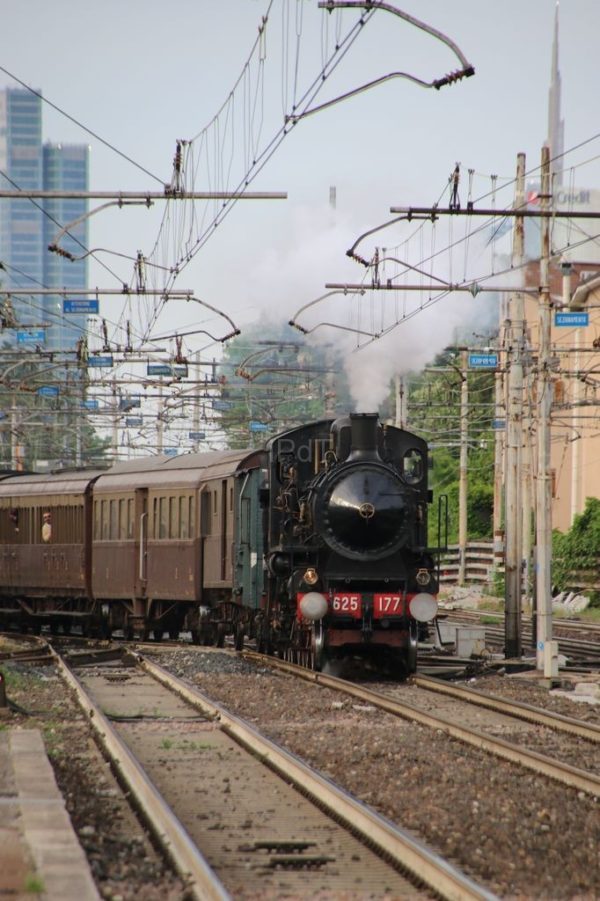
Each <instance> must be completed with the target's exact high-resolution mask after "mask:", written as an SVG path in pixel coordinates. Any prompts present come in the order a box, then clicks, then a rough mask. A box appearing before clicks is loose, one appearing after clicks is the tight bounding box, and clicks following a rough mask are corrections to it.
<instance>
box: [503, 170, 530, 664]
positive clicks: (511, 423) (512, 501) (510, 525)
mask: <svg viewBox="0 0 600 901" xmlns="http://www.w3.org/2000/svg"><path fill="white" fill-rule="evenodd" d="M524 203H525V154H524V153H520V154H519V155H518V157H517V181H516V192H515V209H517V210H519V209H522V208H523V205H524ZM524 248H525V232H524V222H523V217H522V216H516V217H515V220H514V231H513V250H512V264H513V268H514V269H515V271H516V272H519V270H520V268H521V266H522V264H523V260H524ZM524 318H525V309H524V301H523V295H522V294H521V293H520V292H515V293H514V294H511V296H510V299H509V308H508V319H509V322H510V333H509V336H508V337H509V342H508V354H507V368H508V374H507V403H506V410H507V423H506V428H507V436H506V494H505V497H506V500H505V516H506V558H505V564H504V565H505V579H504V585H505V588H504V610H505V620H504V623H505V627H504V628H505V636H504V637H505V653H506V656H507V657H509V658H513V657H520V656H521V559H522V556H523V550H522V527H523V525H522V510H521V449H522V443H523V343H524Z"/></svg>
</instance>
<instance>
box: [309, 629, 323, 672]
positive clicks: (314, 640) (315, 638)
mask: <svg viewBox="0 0 600 901" xmlns="http://www.w3.org/2000/svg"><path fill="white" fill-rule="evenodd" d="M310 645H311V646H310V655H309V657H310V663H309V667H310V669H313V670H315V672H317V673H320V672H321V670H322V669H323V666H324V665H325V660H326V659H327V658H326V654H325V630H324V629H323V623H322V622H317V623H315V624H314V625H313V627H312V632H311V639H310Z"/></svg>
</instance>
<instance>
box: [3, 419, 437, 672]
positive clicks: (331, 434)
mask: <svg viewBox="0 0 600 901" xmlns="http://www.w3.org/2000/svg"><path fill="white" fill-rule="evenodd" d="M427 474H428V457H427V444H426V442H425V441H423V440H422V439H421V438H419V437H418V436H416V435H414V434H412V433H410V432H407V431H406V430H404V429H399V428H395V427H393V426H389V425H385V424H383V423H382V422H381V421H380V420H379V418H378V417H377V415H376V414H350V415H349V416H347V417H343V418H340V419H335V420H331V419H328V420H322V421H319V422H313V423H309V424H307V425H304V426H301V427H299V428H295V429H292V430H289V431H287V432H284V433H282V434H279V435H277V436H276V437H274V438H272V439H271V440H270V441H268V443H267V444H266V445H265V446H264V447H263V448H256V449H254V450H250V451H247V450H242V451H231V450H225V451H211V452H209V453H203V454H185V455H181V456H178V457H170V456H153V457H147V458H143V459H138V460H134V461H130V462H126V463H120V464H116V465H115V466H113V467H111V468H110V469H108V470H104V471H98V470H96V471H93V472H91V471H85V470H83V471H82V470H80V471H77V472H67V471H62V472H59V473H55V474H49V475H48V474H44V475H41V474H37V475H36V474H33V475H32V474H29V475H13V474H10V475H7V476H6V477H4V478H0V626H1V625H4V626H6V625H9V626H12V627H14V626H16V627H18V628H19V629H21V630H23V629H27V628H32V629H33V630H35V631H39V629H40V628H41V627H42V626H44V625H46V626H50V628H51V629H52V630H53V631H57V630H58V629H60V628H62V629H63V630H64V631H69V630H70V629H71V628H72V627H73V626H76V627H79V628H80V629H81V631H82V632H84V633H88V634H101V635H109V634H110V633H111V632H113V631H116V630H120V631H122V632H123V633H124V634H125V635H126V636H128V637H132V638H146V637H149V636H150V635H153V637H154V638H155V639H160V638H161V637H162V636H163V635H164V634H166V633H169V635H170V636H171V637H174V636H176V635H178V634H179V633H180V632H181V631H188V632H191V635H192V638H193V640H194V641H196V642H199V643H206V644H216V645H222V644H223V643H224V641H225V637H226V636H227V635H232V636H234V639H235V644H236V647H238V648H241V647H242V645H243V643H244V640H245V638H246V637H250V638H255V639H256V641H257V644H258V647H259V648H261V649H263V650H265V651H267V652H271V653H278V654H279V655H281V656H284V657H286V658H288V659H290V660H292V661H295V662H298V663H302V664H304V665H307V666H312V667H315V668H317V669H320V668H322V667H323V666H324V664H325V662H326V661H327V660H328V659H334V658H337V657H343V656H346V655H349V654H356V653H361V654H372V655H373V656H375V657H379V656H381V655H382V654H384V653H385V654H388V655H391V656H392V657H393V658H394V659H395V660H396V661H397V662H398V663H399V664H401V665H402V666H403V668H404V669H405V670H406V671H407V672H411V671H413V670H414V669H415V666H416V650H417V638H418V634H419V628H421V629H423V628H424V626H422V625H421V626H420V625H419V624H423V623H427V622H429V621H431V620H432V619H433V618H434V617H435V613H436V608H437V604H436V600H435V596H436V593H437V585H438V583H437V574H436V570H435V563H434V554H433V552H432V551H431V550H428V549H427V509H428V504H429V502H430V500H431V498H430V493H429V491H428V488H427ZM439 543H440V542H438V544H439Z"/></svg>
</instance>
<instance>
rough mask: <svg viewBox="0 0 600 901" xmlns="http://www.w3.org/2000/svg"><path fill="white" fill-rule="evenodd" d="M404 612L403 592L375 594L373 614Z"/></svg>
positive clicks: (399, 614)
mask: <svg viewBox="0 0 600 901" xmlns="http://www.w3.org/2000/svg"><path fill="white" fill-rule="evenodd" d="M403 614H404V600H403V598H402V595H401V594H376V595H373V615H374V616H375V617H382V616H402V615H403Z"/></svg>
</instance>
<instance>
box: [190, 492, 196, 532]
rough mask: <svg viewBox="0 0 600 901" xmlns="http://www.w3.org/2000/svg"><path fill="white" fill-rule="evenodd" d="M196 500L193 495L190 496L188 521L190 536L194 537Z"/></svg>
mask: <svg viewBox="0 0 600 901" xmlns="http://www.w3.org/2000/svg"><path fill="white" fill-rule="evenodd" d="M195 517H196V501H195V500H194V498H193V497H188V523H189V530H190V531H189V537H190V538H193V537H194V536H195V534H196V523H195Z"/></svg>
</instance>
